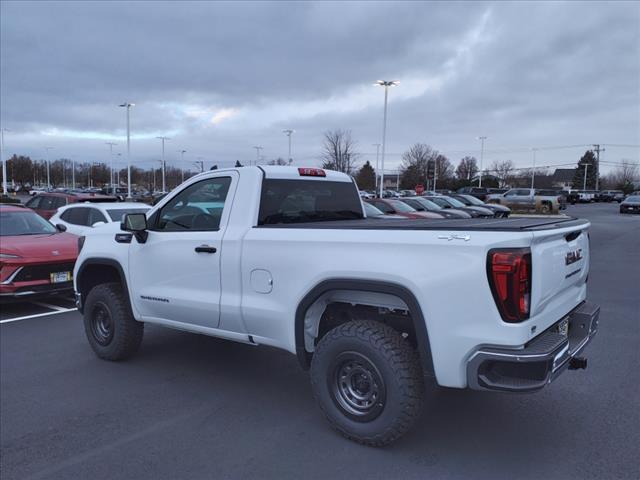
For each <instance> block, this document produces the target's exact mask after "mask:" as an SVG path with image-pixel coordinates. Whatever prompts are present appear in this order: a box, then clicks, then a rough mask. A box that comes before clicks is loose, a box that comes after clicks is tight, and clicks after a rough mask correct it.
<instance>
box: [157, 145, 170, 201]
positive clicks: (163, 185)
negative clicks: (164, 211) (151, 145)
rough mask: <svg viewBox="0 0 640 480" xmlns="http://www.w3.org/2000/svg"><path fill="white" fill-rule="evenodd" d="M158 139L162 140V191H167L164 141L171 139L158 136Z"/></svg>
mask: <svg viewBox="0 0 640 480" xmlns="http://www.w3.org/2000/svg"><path fill="white" fill-rule="evenodd" d="M156 138H157V139H158V140H162V193H165V192H166V191H167V188H166V183H165V176H164V164H165V162H164V142H165V140H171V139H170V138H169V137H156Z"/></svg>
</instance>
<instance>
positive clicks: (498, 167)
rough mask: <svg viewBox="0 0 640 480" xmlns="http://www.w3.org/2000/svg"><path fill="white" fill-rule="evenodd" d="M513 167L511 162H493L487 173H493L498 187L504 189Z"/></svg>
mask: <svg viewBox="0 0 640 480" xmlns="http://www.w3.org/2000/svg"><path fill="white" fill-rule="evenodd" d="M513 170H514V165H513V162H512V161H511V160H503V161H497V160H496V161H494V162H493V163H492V164H491V167H489V171H490V172H491V173H493V174H494V175H495V176H496V177H497V178H498V181H499V182H500V187H504V186H505V185H507V184H508V183H509V179H510V178H511V177H512V175H513Z"/></svg>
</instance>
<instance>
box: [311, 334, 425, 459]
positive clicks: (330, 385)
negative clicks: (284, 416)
mask: <svg viewBox="0 0 640 480" xmlns="http://www.w3.org/2000/svg"><path fill="white" fill-rule="evenodd" d="M311 385H312V388H313V393H314V396H315V398H316V401H317V402H318V404H319V406H320V409H321V410H322V411H323V413H324V414H325V416H326V417H327V419H328V420H329V423H330V424H331V426H332V427H333V428H335V429H336V430H337V431H338V432H340V433H341V434H342V435H344V436H345V437H347V438H349V439H351V440H354V441H356V442H359V443H362V444H365V445H371V446H376V447H379V446H384V445H388V444H389V443H391V442H393V441H395V440H397V439H398V438H400V437H401V436H402V435H403V434H404V433H406V432H407V430H409V428H410V427H411V426H412V425H413V424H414V423H415V420H416V418H417V417H418V416H419V414H420V411H421V406H422V396H423V390H424V381H423V377H422V370H421V368H420V363H419V360H418V355H417V353H416V351H415V350H414V349H413V348H412V347H411V345H410V344H409V342H408V341H407V339H405V338H403V337H402V335H401V334H400V333H399V332H397V331H396V330H394V329H392V328H391V327H389V326H387V325H384V324H382V323H379V322H374V321H351V322H347V323H344V324H342V325H339V326H337V327H336V328H334V329H333V330H331V331H329V332H328V333H327V334H326V335H325V336H324V337H323V338H322V340H320V342H319V343H318V345H317V347H316V351H315V353H314V355H313V359H312V362H311Z"/></svg>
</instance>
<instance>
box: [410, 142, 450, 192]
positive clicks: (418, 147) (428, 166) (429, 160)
mask: <svg viewBox="0 0 640 480" xmlns="http://www.w3.org/2000/svg"><path fill="white" fill-rule="evenodd" d="M439 156H441V157H443V158H445V159H446V157H444V156H442V155H440V154H439V153H438V151H437V150H434V149H433V148H431V147H430V146H429V145H427V144H425V143H414V144H413V145H411V146H410V147H409V150H407V151H406V152H404V153H403V154H402V166H401V167H400V168H401V171H400V175H401V180H400V183H401V185H402V187H403V188H415V186H416V185H425V184H426V183H427V180H428V179H429V178H430V177H432V176H433V170H434V166H435V163H436V161H437V158H438V157H439ZM441 163H442V162H441Z"/></svg>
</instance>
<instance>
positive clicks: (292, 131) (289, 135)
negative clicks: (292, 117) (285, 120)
mask: <svg viewBox="0 0 640 480" xmlns="http://www.w3.org/2000/svg"><path fill="white" fill-rule="evenodd" d="M282 133H284V134H285V135H286V136H287V137H289V163H290V164H291V163H293V158H292V157H291V134H293V133H295V130H290V129H289V130H282Z"/></svg>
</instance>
